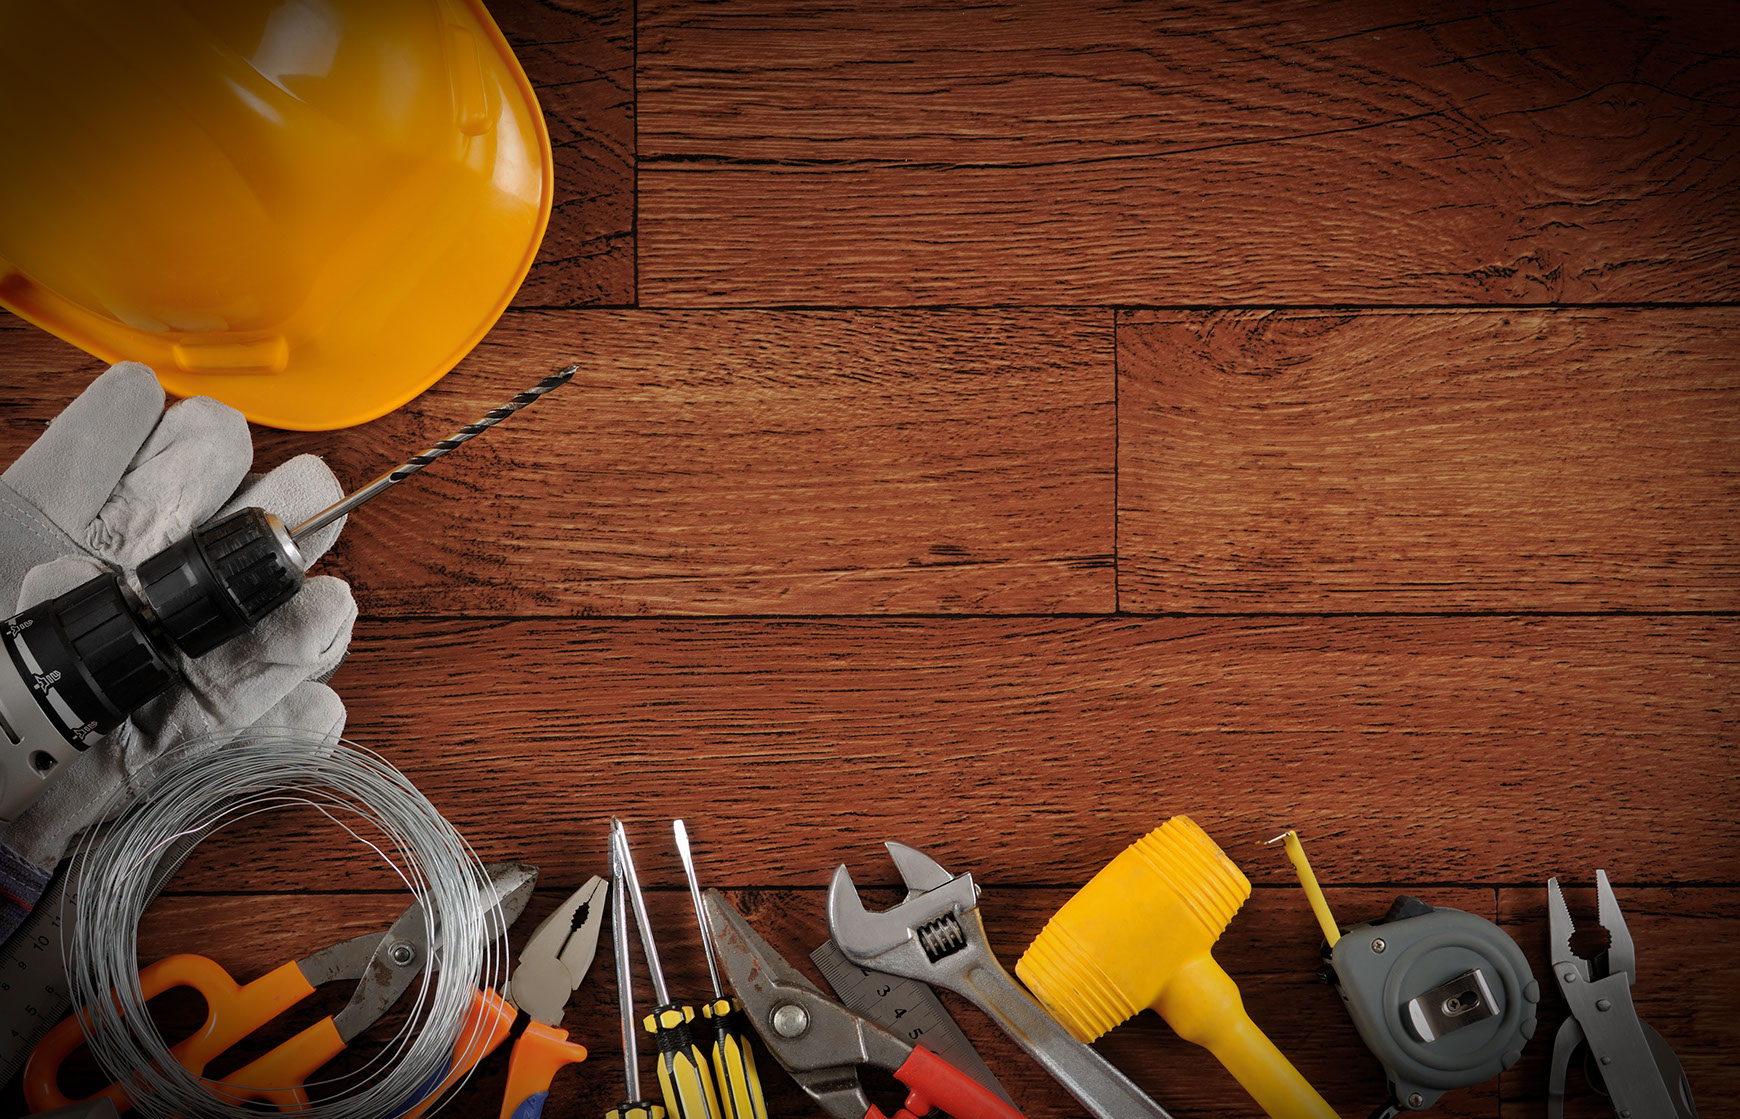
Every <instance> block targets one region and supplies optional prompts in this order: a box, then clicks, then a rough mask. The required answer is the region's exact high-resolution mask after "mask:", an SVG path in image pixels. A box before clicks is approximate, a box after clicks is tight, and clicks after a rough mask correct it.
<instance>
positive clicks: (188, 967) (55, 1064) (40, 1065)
mask: <svg viewBox="0 0 1740 1119" xmlns="http://www.w3.org/2000/svg"><path fill="white" fill-rule="evenodd" d="M175 987H191V988H192V989H194V990H196V991H198V992H199V993H200V996H201V997H203V998H204V999H205V1021H204V1023H202V1024H201V1025H200V1028H199V1029H197V1030H195V1031H194V1032H193V1033H192V1035H190V1036H189V1037H187V1038H185V1039H183V1040H182V1041H180V1042H177V1043H176V1044H175V1045H174V1046H172V1047H171V1049H170V1052H172V1053H174V1054H175V1059H176V1061H177V1062H178V1063H179V1064H180V1065H181V1067H182V1068H184V1069H186V1070H187V1071H189V1072H191V1073H193V1074H194V1075H195V1076H198V1075H200V1074H201V1073H203V1072H204V1071H205V1066H206V1065H207V1064H209V1063H210V1062H211V1061H212V1060H213V1058H215V1057H217V1055H218V1054H220V1053H222V1052H224V1051H225V1050H226V1049H228V1048H229V1047H230V1046H232V1045H234V1044H235V1043H236V1042H238V1041H240V1040H241V1039H242V1038H244V1037H247V1036H248V1035H249V1034H251V1033H253V1032H254V1031H255V1030H257V1029H259V1028H260V1027H261V1026H263V1025H265V1024H266V1023H267V1022H270V1021H271V1020H272V1019H274V1018H276V1017H278V1015H280V1014H282V1013H284V1011H285V1010H287V1009H289V1008H290V1007H292V1006H294V1005H296V1004H297V1003H298V1002H300V1001H301V1000H303V999H305V998H307V997H308V996H309V995H310V994H312V993H313V991H314V988H313V987H311V986H309V985H308V980H307V978H306V977H304V976H303V974H302V969H301V968H299V967H297V966H296V964H295V962H291V963H287V964H285V965H284V966H283V967H280V968H278V969H277V970H275V971H271V972H268V973H266V974H265V975H262V976H260V978H258V979H256V980H254V981H253V982H252V983H249V984H247V985H246V986H243V985H241V984H238V983H237V982H236V981H235V980H234V979H232V978H230V973H229V972H227V971H225V970H224V969H223V967H222V966H220V965H219V964H218V963H217V962H216V961H215V960H210V959H207V958H206V957H205V956H193V955H182V956H168V957H165V958H164V959H161V960H158V961H157V962H156V963H154V964H150V965H148V966H146V967H144V968H141V969H140V971H139V989H140V990H141V991H142V992H143V993H144V995H145V997H146V998H147V999H151V998H156V997H157V996H158V995H160V994H162V993H163V992H165V991H167V990H170V989H171V988H175ZM84 1043H85V1037H84V1031H83V1030H81V1029H80V1028H79V1023H78V1019H77V1017H76V1016H74V1017H70V1018H68V1019H67V1020H66V1021H64V1022H62V1023H61V1024H60V1025H58V1026H56V1027H55V1028H54V1029H52V1030H50V1031H49V1032H48V1034H47V1036H45V1037H44V1038H43V1039H42V1040H41V1041H39V1042H37V1043H36V1049H35V1050H34V1051H33V1052H32V1053H31V1054H30V1061H29V1063H28V1064H26V1065H25V1066H24V1098H25V1101H26V1102H27V1103H29V1104H30V1107H31V1110H32V1111H46V1110H48V1109H50V1108H55V1107H66V1106H68V1105H69V1104H74V1103H80V1102H83V1101H80V1100H74V1099H70V1098H68V1097H67V1096H66V1095H65V1094H64V1093H62V1092H61V1090H60V1068H61V1065H62V1063H63V1062H64V1061H65V1060H66V1059H67V1058H68V1057H70V1056H72V1054H73V1053H74V1052H75V1051H77V1050H78V1048H79V1047H80V1046H82V1045H83V1044H84ZM262 1059H264V1058H262ZM316 1067H318V1066H316ZM99 1096H101V1097H106V1098H107V1099H109V1100H112V1101H113V1102H114V1104H115V1109H116V1110H117V1111H126V1110H128V1109H129V1108H131V1107H132V1106H133V1101H132V1100H130V1099H128V1098H127V1092H126V1089H125V1088H123V1087H122V1086H121V1085H119V1084H111V1085H109V1086H108V1087H107V1088H105V1089H103V1090H102V1091H100V1092H96V1093H94V1094H92V1095H91V1096H87V1097H85V1098H86V1099H96V1098H97V1097H99ZM305 1099H306V1097H304V1100H305Z"/></svg>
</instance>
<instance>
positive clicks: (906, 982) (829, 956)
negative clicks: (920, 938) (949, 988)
mask: <svg viewBox="0 0 1740 1119" xmlns="http://www.w3.org/2000/svg"><path fill="white" fill-rule="evenodd" d="M810 959H811V960H812V961H814V962H815V965H816V966H817V967H818V968H820V969H821V971H822V977H823V978H824V979H826V980H827V981H828V986H830V987H832V988H833V989H834V995H835V997H836V998H838V999H839V1000H840V1001H841V1002H843V1003H845V1004H846V1005H847V1006H849V1007H851V1008H852V1009H853V1010H855V1011H857V1012H858V1013H859V1014H862V1015H864V1017H866V1018H868V1019H870V1020H871V1021H872V1022H875V1023H876V1024H877V1025H879V1026H881V1027H883V1028H884V1029H886V1030H888V1031H889V1032H890V1033H892V1034H894V1035H895V1036H896V1037H898V1038H900V1039H901V1040H902V1041H911V1042H914V1043H917V1044H921V1045H923V1046H924V1047H925V1048H926V1049H928V1050H930V1051H931V1052H932V1053H935V1054H936V1055H937V1056H939V1057H941V1058H942V1059H943V1060H945V1061H947V1062H948V1063H949V1064H951V1065H953V1066H955V1067H956V1068H958V1069H960V1070H961V1071H962V1072H964V1073H966V1074H967V1075H968V1076H970V1077H972V1078H973V1079H974V1080H977V1081H978V1082H979V1083H980V1084H983V1085H984V1086H985V1087H987V1088H989V1089H990V1090H991V1091H993V1092H995V1093H997V1095H999V1096H1001V1097H1002V1098H1003V1102H1005V1103H1007V1104H1008V1105H1009V1106H1010V1107H1014V1106H1015V1101H1014V1100H1012V1099H1010V1098H1009V1093H1008V1092H1005V1091H1004V1090H1003V1085H1001V1084H999V1083H998V1082H997V1078H996V1077H995V1076H993V1075H991V1070H990V1069H989V1068H988V1067H986V1065H985V1060H984V1058H983V1057H980V1056H979V1051H978V1050H977V1049H974V1048H973V1043H972V1042H970V1041H968V1040H967V1035H966V1034H963V1033H962V1032H961V1028H960V1027H959V1026H957V1025H956V1024H955V1020H954V1019H953V1018H951V1017H949V1012H948V1010H947V1009H945V1008H944V1007H943V1004H942V1000H940V999H938V998H937V997H936V992H935V991H933V990H931V989H930V988H929V987H928V986H926V985H925V984H923V983H920V982H919V981H918V980H916V979H905V978H902V977H901V976H898V975H884V974H882V973H881V972H879V971H871V970H870V969H869V968H862V967H859V966H858V965H857V964H855V963H853V962H852V961H851V960H848V959H847V958H846V957H845V955H844V954H843V953H842V952H841V951H840V950H839V948H837V947H835V946H834V942H833V941H831V940H830V941H828V942H827V943H826V944H823V945H822V946H821V947H820V948H817V949H816V950H815V951H814V952H811V953H810Z"/></svg>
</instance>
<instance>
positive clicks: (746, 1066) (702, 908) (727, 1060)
mask: <svg viewBox="0 0 1740 1119" xmlns="http://www.w3.org/2000/svg"><path fill="white" fill-rule="evenodd" d="M671 831H672V833H673V834H675V835H676V837H677V854H678V855H679V856H680V857H681V858H682V860H683V874H684V876H685V877H687V878H688V880H689V897H690V898H692V899H693V900H694V902H695V918H696V920H698V921H699V922H700V924H701V949H702V951H704V952H705V953H706V954H707V974H708V975H709V976H711V977H712V980H713V1001H712V1002H710V1003H708V1004H707V1005H706V1006H703V1007H702V1008H701V1016H702V1017H703V1018H706V1019H707V1020H708V1021H709V1022H711V1023H712V1024H713V1076H714V1080H715V1082H716V1083H717V1084H718V1086H719V1102H720V1103H721V1104H723V1105H724V1107H725V1116H726V1119H767V1102H766V1101H765V1100H763V1099H762V1098H761V1075H760V1073H758V1072H757V1071H756V1068H755V1053H754V1051H753V1050H751V1049H750V1048H749V1039H748V1038H747V1037H746V1036H745V1035H744V1032H743V1027H742V1025H741V1023H740V1019H741V1017H742V1012H743V1004H741V1003H739V1002H738V1001H737V1000H736V999H734V998H731V997H729V996H727V995H726V994H725V988H724V987H723V986H722V985H721V984H720V982H719V962H718V960H717V959H715V958H714V955H713V929H712V926H711V925H710V924H709V923H708V921H707V905H706V903H705V902H704V901H702V900H701V883H700V881H699V880H698V879H697V878H696V876H695V856H694V852H692V851H691V850H690V849H689V829H688V827H687V826H686V825H685V824H684V823H683V822H682V821H681V820H672V821H671Z"/></svg>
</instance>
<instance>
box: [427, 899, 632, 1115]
mask: <svg viewBox="0 0 1740 1119" xmlns="http://www.w3.org/2000/svg"><path fill="white" fill-rule="evenodd" d="M607 889H608V887H607V886H606V885H605V883H604V879H602V878H593V879H591V880H590V881H588V882H587V883H586V884H585V885H584V886H582V887H580V888H579V889H578V890H576V891H574V892H573V893H572V894H570V895H569V896H568V899H567V900H566V901H564V902H563V903H562V904H561V905H559V906H557V907H556V911H555V912H554V913H552V914H550V915H549V916H548V917H546V918H544V920H543V921H542V922H540V923H539V925H538V927H537V928H535V929H533V930H532V935H531V937H530V938H528V939H527V941H526V946H525V947H524V948H522V949H521V950H520V959H519V965H518V966H517V967H515V968H514V972H513V975H512V976H511V977H510V978H509V979H508V983H507V986H506V987H505V988H503V990H502V992H501V993H500V994H497V993H496V992H495V991H490V990H482V991H478V992H477V993H476V994H475V995H474V996H473V997H472V1000H471V1007H470V1009H469V1011H468V1012H467V1014H466V1018H465V1022H464V1023H463V1025H461V1027H460V1030H459V1037H458V1039H457V1040H456V1041H455V1042H454V1043H453V1055H452V1056H451V1057H449V1058H448V1061H447V1064H446V1065H445V1066H443V1067H442V1068H441V1069H440V1070H439V1071H438V1072H437V1073H436V1074H435V1075H434V1076H432V1077H430V1078H429V1080H428V1081H427V1082H426V1083H425V1084H424V1085H423V1086H422V1087H420V1088H418V1089H417V1090H416V1091H414V1092H412V1093H411V1100H412V1101H414V1102H413V1103H412V1104H411V1106H409V1107H407V1108H406V1109H405V1110H404V1111H403V1112H401V1113H399V1114H400V1115H401V1116H402V1117H403V1119H421V1116H422V1115H423V1114H424V1113H425V1112H427V1111H429V1110H430V1109H431V1108H433V1107H434V1106H435V1105H436V1103H437V1102H439V1101H440V1100H441V1099H442V1097H443V1096H444V1095H445V1094H446V1092H447V1090H448V1089H449V1088H451V1087H453V1085H455V1084H457V1083H458V1082H459V1081H460V1080H462V1079H463V1078H464V1077H465V1076H466V1074H467V1073H469V1072H470V1071H471V1070H472V1069H474V1068H476V1067H477V1064H478V1062H480V1061H482V1060H483V1059H484V1058H485V1057H487V1056H489V1055H490V1054H491V1053H494V1052H495V1051H496V1050H497V1049H499V1048H500V1047H501V1044H502V1042H504V1041H506V1040H507V1039H508V1038H510V1037H514V1035H515V1033H516V1031H517V1032H518V1034H519V1036H518V1037H514V1045H513V1051H512V1055H511V1056H510V1057H509V1059H508V1083H507V1091H506V1093H505V1094H504V1095H503V1097H502V1105H501V1119H538V1116H540V1115H542V1114H543V1111H544V1101H545V1099H547V1098H548V1097H549V1093H550V1082H551V1081H552V1080H554V1079H555V1076H556V1073H557V1072H559V1071H560V1070H561V1069H562V1068H564V1067H565V1066H567V1065H572V1064H577V1063H579V1062H580V1061H584V1060H585V1059H586V1049H585V1047H584V1046H581V1045H576V1044H574V1043H573V1042H571V1041H569V1040H568V1034H567V1032H566V1031H564V1030H562V1029H561V1028H560V1027H561V1022H562V1015H563V1014H564V1012H565V1011H566V1010H567V1007H568V997H569V996H570V995H571V994H573V992H574V989H575V988H576V987H578V986H580V982H581V980H583V979H584V978H585V977H586V971H587V969H588V968H590V967H591V966H592V957H593V955H594V954H595V953H596V951H597V948H598V929H599V925H600V924H601V923H602V921H603V918H604V898H605V893H606V891H607ZM522 1012H524V1014H525V1017H524V1018H522V1017H521V1013H522ZM522 1023H523V1025H524V1028H523V1029H518V1027H520V1026H521V1025H522Z"/></svg>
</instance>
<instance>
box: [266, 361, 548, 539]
mask: <svg viewBox="0 0 1740 1119" xmlns="http://www.w3.org/2000/svg"><path fill="white" fill-rule="evenodd" d="M579 370H580V367H579V366H578V365H570V366H569V367H568V368H566V369H564V370H562V371H561V372H559V373H552V374H551V375H550V376H548V377H545V378H544V379H543V380H541V381H539V382H538V383H537V384H535V385H533V386H532V387H531V388H529V389H527V390H526V391H525V392H522V393H520V394H519V395H518V396H516V397H514V398H513V399H512V400H510V401H508V402H507V403H506V404H503V405H502V406H501V407H500V408H491V409H490V410H489V411H488V412H486V413H484V416H483V418H482V419H480V420H478V421H477V422H476V423H470V424H466V425H465V426H464V427H462V428H460V429H459V430H458V431H456V432H454V433H453V434H452V435H449V436H448V437H447V438H445V439H443V440H441V442H439V443H437V444H435V445H434V446H433V447H430V448H429V449H428V450H427V451H424V452H423V453H422V454H420V455H413V456H411V457H410V458H408V459H406V460H405V461H404V462H403V463H401V464H400V465H398V466H395V467H393V468H392V469H391V470H389V471H387V472H386V473H385V474H382V475H381V476H380V477H379V478H376V479H375V480H374V481H372V482H370V483H369V484H368V485H366V486H364V487H362V488H361V489H359V490H357V491H355V492H353V493H350V494H347V495H345V497H344V498H343V499H342V500H340V501H338V502H337V503H335V504H333V505H329V506H327V507H326V508H325V509H322V510H321V511H320V512H318V513H316V514H314V516H312V517H310V518H308V519H307V520H306V521H303V522H302V523H301V524H299V525H297V526H296V527H295V528H293V529H291V530H290V539H292V540H295V541H297V542H298V543H300V542H301V540H302V539H303V537H305V536H308V535H309V534H310V533H314V532H318V531H320V530H321V529H323V528H325V527H326V526H327V525H329V524H331V523H332V522H333V521H336V520H338V519H339V518H340V517H342V516H345V515H346V514H348V513H349V512H351V510H353V509H355V508H356V507H357V506H359V505H361V504H363V503H364V502H365V501H368V500H370V499H371V498H373V497H374V496H375V495H376V494H378V493H380V492H381V491H382V490H385V489H389V488H391V487H392V486H396V485H398V484H399V483H400V482H403V481H404V480H405V479H406V478H409V477H410V476H411V475H413V474H415V473H417V471H419V470H421V469H423V468H424V467H425V466H428V465H429V464H430V463H432V462H434V461H435V460H436V459H438V458H440V457H441V456H442V455H444V454H446V453H447V452H448V451H451V450H452V449H453V448H455V447H457V446H459V445H460V444H461V443H464V442H465V441H466V440H468V439H473V438H476V437H477V436H479V435H481V434H483V433H484V432H485V431H488V430H489V429H490V428H492V427H494V426H495V425H496V424H498V423H501V422H502V421H503V420H505V419H507V418H508V417H509V416H511V415H513V414H514V413H515V412H517V411H519V410H520V409H521V408H524V407H525V406H526V405H528V404H530V403H532V401H534V400H536V399H538V397H540V396H543V395H544V394H545V393H547V392H551V391H553V390H555V389H559V388H561V387H562V386H563V385H565V384H567V383H568V382H569V381H570V380H572V379H573V377H574V374H575V373H577V372H579Z"/></svg>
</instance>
